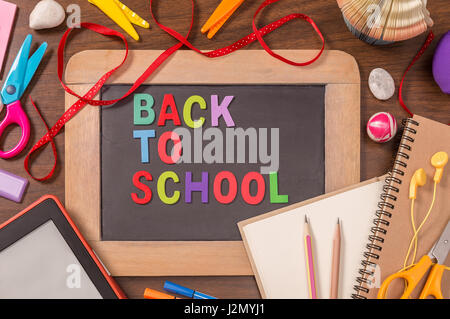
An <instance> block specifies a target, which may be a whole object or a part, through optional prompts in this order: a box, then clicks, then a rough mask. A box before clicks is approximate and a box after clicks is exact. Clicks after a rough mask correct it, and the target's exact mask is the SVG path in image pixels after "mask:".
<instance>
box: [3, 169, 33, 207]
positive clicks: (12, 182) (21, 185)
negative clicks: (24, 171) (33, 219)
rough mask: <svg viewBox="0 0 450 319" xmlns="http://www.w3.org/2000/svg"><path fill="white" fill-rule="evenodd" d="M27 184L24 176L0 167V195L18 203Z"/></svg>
mask: <svg viewBox="0 0 450 319" xmlns="http://www.w3.org/2000/svg"><path fill="white" fill-rule="evenodd" d="M27 185H28V181H27V180H26V179H25V178H23V177H20V176H16V175H14V174H11V173H9V172H7V171H4V170H1V169H0V196H2V197H5V198H7V199H10V200H12V201H15V202H17V203H19V202H20V201H21V200H22V196H23V193H24V192H25V189H26V188H27Z"/></svg>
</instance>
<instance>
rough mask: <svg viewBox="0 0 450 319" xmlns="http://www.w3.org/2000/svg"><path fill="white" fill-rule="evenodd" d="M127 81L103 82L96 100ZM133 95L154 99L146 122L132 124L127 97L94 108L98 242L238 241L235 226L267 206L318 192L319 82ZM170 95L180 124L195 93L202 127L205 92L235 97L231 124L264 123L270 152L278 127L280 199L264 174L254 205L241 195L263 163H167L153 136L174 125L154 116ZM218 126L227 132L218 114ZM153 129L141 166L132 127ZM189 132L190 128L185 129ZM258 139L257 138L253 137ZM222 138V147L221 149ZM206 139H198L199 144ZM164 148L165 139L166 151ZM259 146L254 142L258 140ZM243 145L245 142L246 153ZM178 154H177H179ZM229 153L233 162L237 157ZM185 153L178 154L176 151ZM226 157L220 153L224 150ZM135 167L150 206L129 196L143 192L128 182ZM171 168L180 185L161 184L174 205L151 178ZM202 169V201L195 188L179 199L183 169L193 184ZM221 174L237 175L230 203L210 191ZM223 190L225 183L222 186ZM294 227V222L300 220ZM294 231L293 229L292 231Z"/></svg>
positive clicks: (321, 142)
mask: <svg viewBox="0 0 450 319" xmlns="http://www.w3.org/2000/svg"><path fill="white" fill-rule="evenodd" d="M129 88H130V86H128V85H110V86H105V87H104V88H103V89H102V99H104V100H110V99H115V98H118V97H120V96H122V95H123V94H124V93H125V92H126V91H127V90H128V89H129ZM138 93H147V94H151V96H152V97H153V98H154V107H153V109H154V110H155V113H156V119H155V122H154V123H153V124H151V125H139V126H137V125H134V122H133V119H134V97H133V96H130V97H128V98H127V99H125V100H123V101H121V102H119V103H116V104H115V105H113V106H111V107H107V108H102V111H101V225H102V228H101V230H102V239H103V240H112V241H125V240H127V241H210V240H225V241H227V240H240V235H239V231H238V227H237V226H236V223H237V222H238V221H241V220H244V219H246V218H249V217H253V216H256V215H259V214H262V213H265V212H268V211H272V210H274V209H277V208H280V207H283V206H286V205H289V204H292V203H296V202H299V201H302V200H305V199H308V198H312V197H314V196H317V195H320V194H323V193H324V189H325V136H324V134H325V133H324V132H325V129H324V123H325V122H324V113H325V112H324V111H325V101H324V98H325V87H324V86H304V85H147V86H142V87H141V88H139V90H138V91H137V94H138ZM167 94H172V95H173V97H174V101H175V103H176V106H177V110H178V113H179V117H180V119H181V124H182V127H184V128H188V127H187V126H186V124H185V122H184V121H183V106H184V104H185V101H186V99H187V98H188V97H190V96H192V95H199V96H201V97H203V98H204V99H205V101H206V103H207V109H206V110H201V109H200V108H199V107H198V105H197V106H194V107H193V109H192V118H193V119H197V118H199V117H201V116H203V117H205V124H204V127H203V132H204V131H205V130H206V129H208V128H210V127H211V105H210V102H211V96H212V95H217V96H218V100H219V102H220V101H222V100H223V98H224V97H225V96H234V98H233V100H232V102H231V104H230V106H229V108H228V109H229V111H230V114H231V115H232V119H233V121H234V124H235V127H234V128H237V127H240V128H243V129H244V130H245V129H247V128H255V129H256V130H257V132H261V131H260V129H261V128H268V131H269V133H268V141H269V142H268V146H267V147H268V150H269V153H270V150H271V146H270V137H271V134H270V129H271V128H279V141H280V143H279V170H278V193H279V194H281V195H288V197H289V200H288V202H287V203H271V201H270V192H269V184H270V181H269V175H267V174H264V175H262V176H263V178H264V181H265V185H266V189H265V196H264V198H263V199H262V201H261V202H260V203H259V204H257V205H251V204H248V203H246V202H245V201H244V199H243V196H241V186H242V185H241V183H242V180H243V177H244V176H245V175H246V174H247V173H249V172H260V167H261V166H265V164H263V163H261V162H259V159H258V162H257V163H248V162H249V160H250V159H249V156H248V154H247V152H246V159H245V163H213V164H206V163H177V164H172V165H169V164H166V163H164V162H162V161H161V159H160V157H159V156H158V152H157V145H158V138H159V137H160V136H161V135H162V134H163V133H164V132H167V131H171V130H173V129H176V128H177V126H175V125H174V123H173V121H167V122H166V125H165V126H162V127H158V125H157V122H158V117H159V114H160V110H161V105H162V101H163V98H164V96H165V95H167ZM218 128H219V129H220V130H221V131H222V132H224V137H225V136H226V134H225V131H226V128H227V126H226V124H225V121H224V118H223V117H222V118H220V119H219V126H218ZM144 129H154V130H155V133H156V134H155V135H156V137H155V138H151V139H149V149H150V152H149V163H141V142H140V140H139V139H136V138H133V131H134V130H144ZM188 130H189V131H191V132H192V136H194V133H193V131H194V130H193V129H190V128H188ZM258 137H259V135H258ZM226 142H227V141H226V140H225V138H224V141H223V143H224V146H223V152H224V153H225V152H226ZM208 143H209V141H203V147H204V146H205V145H206V144H208ZM171 145H173V144H170V143H169V147H168V150H169V151H170V149H171ZM258 146H259V145H258ZM249 148H250V146H249V145H248V143H246V151H248V150H249ZM183 152H184V151H183ZM236 153H237V150H236V151H235V154H234V159H235V161H236V160H237V159H236V156H237V155H236ZM183 154H184V153H183ZM224 158H225V154H224ZM138 171H147V172H148V173H150V174H151V175H152V177H153V179H152V180H151V181H147V180H145V179H141V182H142V183H143V184H145V185H148V187H149V188H150V189H151V191H152V199H151V201H150V202H149V203H147V204H144V205H141V204H136V203H135V202H134V201H133V199H132V197H131V194H132V193H135V194H136V195H137V196H138V197H140V198H142V197H143V196H144V193H143V192H142V191H141V190H139V189H138V188H136V187H135V185H134V184H133V176H134V174H135V173H136V172H138ZM165 171H173V172H175V173H176V174H177V175H178V176H179V180H180V182H179V183H177V184H175V183H173V182H172V181H170V180H169V181H168V182H167V184H166V186H167V188H166V192H167V193H168V194H173V192H174V191H176V190H179V191H180V199H179V201H178V202H177V203H176V204H173V205H168V204H165V203H163V202H162V201H161V200H160V198H159V196H158V192H157V181H158V178H159V176H160V175H161V173H162V172H165ZM202 171H203V172H208V179H209V191H208V203H203V202H202V196H201V195H202V194H201V193H200V192H193V193H192V202H191V203H186V202H185V200H186V198H185V178H186V172H192V180H194V181H200V180H201V178H202ZM220 171H230V172H232V173H233V174H234V175H235V176H236V180H237V187H238V192H237V196H236V198H235V200H234V201H233V202H231V203H229V204H222V203H219V202H218V201H217V200H216V198H215V196H214V193H213V182H214V178H215V176H216V175H217V173H218V172H220ZM222 185H223V188H222V192H223V193H224V194H226V193H227V191H228V190H229V189H228V186H227V185H228V184H227V183H226V182H225V183H223V184H222ZM256 193H257V185H256V183H254V182H253V183H251V184H250V194H252V195H255V194H256ZM299 227H300V225H299ZM299 229H300V228H299Z"/></svg>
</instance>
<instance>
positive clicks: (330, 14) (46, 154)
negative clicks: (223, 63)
mask: <svg viewBox="0 0 450 319" xmlns="http://www.w3.org/2000/svg"><path fill="white" fill-rule="evenodd" d="M8 1H12V2H15V3H16V4H18V6H19V12H18V17H17V20H16V24H15V29H14V34H13V36H12V40H11V43H10V47H9V54H8V55H7V61H6V63H5V68H4V69H9V67H10V66H11V64H12V61H13V59H14V57H15V54H16V52H17V51H18V49H19V47H20V45H21V44H22V41H23V39H24V38H25V36H26V34H28V33H32V34H33V35H34V39H35V43H41V42H42V41H47V42H48V43H49V50H48V54H47V55H46V56H45V58H44V61H43V64H42V66H41V68H40V69H39V71H38V73H37V76H35V78H34V79H33V81H32V82H31V84H30V89H29V90H28V91H27V93H26V96H25V97H24V98H23V103H24V108H25V110H26V112H27V114H28V116H29V117H30V118H31V124H32V133H31V141H30V143H29V145H28V148H27V149H26V151H29V150H30V149H31V147H32V145H33V144H34V143H35V142H37V140H38V139H39V138H40V137H41V136H42V135H43V134H44V133H45V127H44V125H43V123H42V122H41V120H40V119H39V117H38V115H37V113H36V111H35V110H34V109H33V107H32V105H31V104H30V103H29V96H32V97H33V99H34V100H35V102H36V103H37V105H38V107H39V109H40V110H41V112H42V113H43V115H44V117H45V119H46V121H47V122H48V123H49V125H53V124H54V123H55V122H56V121H57V120H58V118H59V117H60V116H61V114H62V113H63V110H64V90H63V89H62V87H61V85H60V84H59V81H58V77H57V74H56V67H57V56H56V50H57V46H58V43H59V40H60V38H61V35H62V34H63V32H64V30H65V25H64V24H63V25H62V26H60V27H58V28H55V29H51V30H43V31H32V30H31V29H29V28H28V17H29V14H30V12H31V10H32V9H33V7H34V5H35V4H36V3H37V2H38V1H37V0H32V1H30V0H8ZM58 2H59V3H61V4H62V5H63V6H64V7H67V6H68V5H69V4H71V3H78V4H79V5H80V7H81V15H82V21H83V22H95V23H100V24H103V25H105V26H108V27H111V28H114V29H117V30H121V29H119V27H118V26H117V25H115V24H114V23H113V22H112V21H111V20H109V19H108V18H106V17H105V16H104V15H103V13H101V12H100V11H99V10H98V9H97V8H96V7H94V6H92V5H91V4H89V3H88V1H85V0H58ZM123 2H124V3H125V4H126V5H128V6H129V7H130V8H132V9H133V10H134V11H136V12H137V13H138V14H140V15H141V16H142V17H144V18H146V19H147V20H148V21H149V22H150V25H151V29H150V30H144V29H140V28H138V29H139V30H138V32H139V34H140V35H141V41H140V42H135V41H134V40H133V39H131V38H130V37H128V39H129V44H130V48H131V49H136V50H142V49H166V48H168V47H169V46H171V45H173V44H174V43H175V40H174V39H173V38H171V37H170V36H169V35H167V34H166V33H164V32H163V31H161V30H160V29H159V28H158V27H157V26H156V25H155V23H154V22H153V21H152V20H150V19H151V18H150V13H149V0H124V1H123ZM261 2H262V0H258V1H251V0H248V1H245V2H244V3H243V5H242V6H241V7H240V8H239V10H238V11H237V12H236V13H235V14H234V15H233V16H232V17H231V18H230V20H229V21H228V22H227V23H226V24H225V26H224V27H223V28H222V29H221V30H220V31H219V33H218V34H217V35H216V36H215V38H214V40H208V39H207V38H206V36H204V35H202V34H201V33H200V28H201V26H202V24H203V23H204V22H205V21H206V20H207V18H208V17H209V15H210V14H211V13H212V11H213V10H214V8H215V7H216V5H217V4H218V3H219V1H208V0H196V1H195V18H194V26H193V32H192V35H191V37H190V40H191V41H192V43H193V44H194V45H196V46H198V47H199V48H201V49H205V50H208V49H215V48H220V47H223V46H226V45H229V44H231V43H232V42H234V41H236V40H238V39H240V38H241V37H243V36H245V35H247V34H248V33H250V32H251V30H252V28H251V19H252V16H253V14H254V12H255V10H256V8H257V7H258V5H259V4H260V3H261ZM190 5H191V3H190V1H189V0H165V1H156V3H155V5H154V7H155V12H156V15H157V17H158V18H159V20H160V22H162V23H163V24H166V25H167V26H170V27H172V28H173V29H175V30H177V31H179V32H181V33H182V34H184V33H185V32H186V30H187V28H188V25H189V22H190ZM428 9H429V10H430V12H431V16H432V18H433V20H434V22H435V26H434V27H433V31H434V33H435V35H436V37H437V38H439V37H440V36H441V35H442V34H444V33H445V32H447V31H448V30H449V29H450V20H449V19H448V17H449V16H450V6H448V0H433V1H429V3H428ZM292 12H300V13H304V14H307V15H309V16H310V17H312V18H313V19H314V21H315V22H316V24H317V25H318V26H319V28H320V30H321V31H322V33H323V35H324V37H325V40H326V49H333V50H343V51H346V52H348V53H349V54H351V55H353V56H354V57H355V58H356V60H357V62H358V64H359V67H360V72H361V130H362V131H363V132H364V128H365V124H366V121H367V120H368V118H369V117H370V116H371V115H372V114H373V113H375V112H379V111H389V112H392V113H393V114H394V115H395V116H396V117H397V119H402V118H404V117H406V116H407V114H406V113H405V112H404V111H403V110H402V109H401V107H400V106H399V104H398V101H397V99H396V97H394V98H391V99H390V100H388V101H378V100H376V99H375V98H374V97H373V96H372V94H371V93H370V91H369V89H368V86H367V78H368V75H369V72H370V71H371V70H372V69H373V68H376V67H382V68H385V69H386V70H387V71H389V72H390V73H391V74H392V76H393V78H394V80H395V82H396V84H397V88H398V84H399V82H400V79H401V76H402V74H403V71H404V70H405V68H406V67H407V66H408V64H409V62H410V60H411V59H412V57H414V55H415V54H416V52H417V51H418V50H419V48H420V47H421V45H422V44H423V42H424V40H425V37H426V34H422V35H420V36H418V37H416V38H414V39H411V40H408V41H406V42H402V43H395V44H392V45H388V46H381V47H374V46H370V45H367V44H366V43H363V42H361V41H359V40H358V39H356V38H355V37H354V36H353V35H352V34H351V33H350V32H349V31H348V29H347V27H346V26H345V24H344V21H343V19H342V17H341V13H340V10H339V8H338V6H337V4H336V2H335V1H334V0H317V1H295V0H282V1H280V2H279V3H275V4H274V5H272V6H270V7H269V8H267V9H266V10H265V11H264V12H263V13H262V14H261V15H260V17H259V20H258V23H259V25H260V26H262V25H264V24H267V23H269V22H271V21H274V20H276V19H278V18H280V17H282V16H284V15H286V14H289V13H292ZM72 39H73V40H70V41H69V45H68V48H67V51H66V60H68V59H69V58H70V56H72V55H73V54H74V53H76V52H79V51H82V50H90V49H122V46H121V43H120V42H119V41H116V40H111V39H109V38H103V37H101V36H98V35H96V34H94V33H93V32H90V31H86V30H82V31H76V35H75V36H74V37H73V38H72ZM266 41H267V43H268V44H269V45H270V47H271V48H273V49H317V48H320V40H319V39H318V37H317V35H316V34H315V33H314V31H313V30H312V28H311V27H310V25H309V24H308V23H306V22H304V21H300V20H296V21H293V22H290V23H288V25H285V26H284V27H282V28H281V29H280V30H277V31H275V32H273V33H272V34H270V35H269V36H267V37H266ZM436 44H437V40H435V41H434V42H433V43H432V45H431V47H430V49H428V51H427V52H426V53H425V54H424V56H423V57H422V58H421V59H420V60H419V62H418V63H417V64H416V65H415V66H414V68H413V69H412V71H411V72H410V73H409V74H408V77H407V81H406V85H405V89H404V97H405V100H406V103H407V105H408V106H409V107H410V108H411V109H412V110H413V112H415V113H418V114H420V115H423V116H426V117H429V118H431V119H434V120H437V121H441V122H445V123H448V122H450V114H449V110H450V107H449V106H450V99H449V96H447V95H445V94H443V93H442V92H441V91H440V89H439V87H438V86H437V85H436V84H435V82H434V81H433V77H432V73H431V64H432V57H433V51H434V48H435V46H436ZM246 49H260V46H259V44H258V43H254V44H252V45H250V46H249V47H247V48H246ZM149 63H150V61H149ZM143 67H144V66H143ZM4 73H5V71H3V74H1V76H0V78H1V80H2V81H3V80H4V78H5V77H6V75H5V74H4ZM3 116H4V111H3V112H2V113H1V114H0V118H3ZM19 134H20V129H18V128H13V129H12V130H10V134H9V135H8V137H7V138H4V139H3V140H0V147H3V148H4V149H6V148H8V147H9V146H12V145H13V144H15V143H16V142H17V141H18V138H19ZM361 136H362V137H361V179H362V180H366V179H368V178H371V177H374V176H379V175H382V174H385V173H386V172H387V171H388V170H389V169H390V167H391V162H392V157H393V154H394V153H395V142H389V143H386V144H382V145H379V144H376V143H374V142H372V141H370V140H369V138H368V137H367V135H366V134H361ZM56 144H57V148H58V152H59V153H58V154H59V158H58V168H57V170H56V173H55V176H54V177H53V178H52V179H51V180H50V181H48V182H45V183H39V182H36V181H31V183H30V186H29V188H28V190H27V192H26V195H25V197H24V201H23V203H21V204H16V203H13V202H11V201H8V200H6V199H3V198H0V222H3V221H5V220H6V219H8V218H9V217H11V216H13V215H14V214H16V213H17V212H18V211H19V210H21V209H23V208H25V207H26V206H27V205H29V204H30V203H32V202H33V201H35V200H36V199H38V198H39V197H40V196H42V195H44V194H54V195H56V196H57V197H59V198H60V199H61V200H62V201H63V202H64V134H60V135H59V136H58V137H57V138H56ZM25 153H26V152H23V153H22V155H21V156H20V157H18V158H15V159H13V160H0V168H2V169H6V170H8V171H10V172H12V173H15V174H17V175H21V176H27V175H26V172H25V170H24V168H23V160H24V157H25ZM52 161H53V158H52V152H51V149H50V148H49V147H47V149H46V150H45V151H43V152H42V153H41V154H40V155H39V156H38V157H37V159H36V161H35V162H34V164H33V166H32V171H33V172H34V173H35V174H36V175H43V174H46V173H47V172H48V171H49V169H50V168H51V165H52V163H53V162H52ZM149 267H151V265H149ZM165 279H166V278H161V277H156V278H155V277H153V278H150V277H139V278H136V277H135V278H128V277H122V278H117V280H118V282H119V284H120V286H121V287H122V288H123V289H124V291H125V292H126V294H127V295H128V296H129V297H130V298H142V294H143V291H144V289H145V288H146V287H150V288H154V289H161V288H162V285H163V282H164V280H165ZM172 279H173V280H174V281H176V282H178V283H181V284H185V285H186V286H188V287H194V288H196V289H198V290H199V291H202V292H206V293H209V294H211V295H214V296H217V297H219V298H259V292H258V289H257V286H256V282H255V280H254V279H253V277H180V278H172Z"/></svg>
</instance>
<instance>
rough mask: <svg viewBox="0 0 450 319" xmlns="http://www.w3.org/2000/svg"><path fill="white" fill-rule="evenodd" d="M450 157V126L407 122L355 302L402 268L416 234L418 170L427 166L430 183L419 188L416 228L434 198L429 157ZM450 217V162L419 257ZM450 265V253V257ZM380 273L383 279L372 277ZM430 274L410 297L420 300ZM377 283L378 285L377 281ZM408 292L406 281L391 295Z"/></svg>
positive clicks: (449, 276)
mask: <svg viewBox="0 0 450 319" xmlns="http://www.w3.org/2000/svg"><path fill="white" fill-rule="evenodd" d="M439 151H445V152H447V153H448V154H450V126H448V125H445V124H442V123H438V122H435V121H432V120H429V119H426V118H424V117H421V116H417V115H415V116H414V117H413V118H412V119H408V120H406V123H405V129H404V132H403V136H402V139H401V142H400V147H399V150H398V152H397V157H396V159H395V164H394V167H393V169H392V172H391V174H390V176H389V177H387V178H386V184H385V186H384V192H383V193H382V195H381V198H382V201H381V202H380V203H379V204H378V210H377V212H376V216H375V217H374V218H375V219H374V223H375V224H376V226H375V227H372V229H371V232H370V234H369V235H370V242H369V243H368V246H367V247H368V250H367V251H366V252H365V254H364V259H363V261H362V265H363V268H362V269H360V271H359V273H360V276H359V277H358V278H357V281H356V282H355V291H356V293H355V294H354V297H355V298H376V296H377V293H378V289H377V286H378V287H379V283H381V282H383V281H384V279H386V277H387V276H389V275H391V274H392V273H394V272H396V271H398V270H400V269H401V268H402V267H403V262H404V259H405V255H406V252H407V250H408V246H409V242H410V240H411V238H412V236H413V231H412V225H411V219H410V218H411V217H410V208H411V206H410V205H411V202H410V199H409V198H408V196H409V184H410V180H411V177H412V176H413V174H414V172H415V171H416V170H417V169H419V168H423V169H424V170H425V171H426V174H427V179H428V180H427V183H426V184H425V185H424V186H422V187H420V188H419V189H418V193H417V199H416V201H415V210H414V211H415V216H416V217H415V219H416V224H417V223H418V222H420V221H422V220H423V218H424V216H425V215H426V213H427V211H428V208H429V206H430V203H431V201H432V196H433V186H434V185H433V184H434V183H433V181H432V177H433V176H434V172H435V168H434V167H433V166H432V165H431V162H430V159H431V157H432V156H433V154H435V153H436V152H439ZM449 219H450V163H449V164H447V167H445V168H444V175H443V178H442V180H441V182H440V183H439V184H438V185H437V195H436V201H435V204H434V208H433V210H432V212H431V215H430V217H429V219H427V221H426V224H425V225H424V227H423V228H422V230H421V231H420V233H419V240H418V252H417V256H418V258H420V257H422V256H423V255H425V254H427V253H428V252H429V251H430V249H431V248H432V246H433V244H434V242H435V241H436V240H437V239H438V238H439V235H440V234H441V232H442V231H443V230H444V228H445V225H446V224H447V222H448V221H449ZM445 264H446V265H447V266H449V265H450V255H449V257H447V260H446V263H445ZM374 269H378V270H379V271H378V272H375V274H376V273H379V274H380V276H377V275H375V276H371V275H372V273H373V270H374ZM425 279H426V276H425V277H424V280H422V282H421V284H420V285H419V286H418V287H417V288H416V290H415V291H414V294H412V295H411V297H413V298H416V297H417V295H418V294H419V293H420V291H421V290H422V287H423V285H424V282H425ZM377 281H378V282H377ZM441 284H442V285H441V290H442V293H443V295H444V298H450V271H446V272H444V276H443V278H442V282H441ZM402 292H403V283H402V282H401V280H399V281H394V282H392V284H391V285H390V286H389V297H398V296H400V295H401V294H402Z"/></svg>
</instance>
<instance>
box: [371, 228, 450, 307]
mask: <svg viewBox="0 0 450 319" xmlns="http://www.w3.org/2000/svg"><path fill="white" fill-rule="evenodd" d="M449 251H450V222H448V223H447V226H446V227H445V229H444V232H443V233H442V234H441V237H439V239H438V241H437V242H436V243H435V244H434V246H433V248H431V250H430V252H429V253H428V255H425V256H423V257H422V258H421V259H420V260H419V262H418V263H417V264H416V265H414V266H413V267H411V268H410V269H407V270H404V271H400V272H397V273H395V274H392V275H390V276H389V277H387V278H386V280H385V281H384V282H383V284H382V285H381V287H380V290H379V291H378V299H385V298H386V293H387V290H388V287H389V285H390V284H391V282H392V281H393V280H394V279H399V278H400V279H404V280H405V284H406V289H405V291H404V293H403V295H402V296H401V297H400V299H407V298H408V297H409V296H410V295H411V293H412V292H413V291H414V289H415V288H416V286H417V284H418V283H419V282H420V280H421V279H422V278H423V277H424V276H425V274H426V273H427V271H428V269H430V267H431V266H432V265H433V260H436V264H434V265H433V267H432V268H431V271H430V274H429V275H428V278H427V281H426V283H425V286H424V287H423V290H422V292H421V293H420V296H419V299H426V298H427V297H428V296H433V297H434V298H436V299H444V297H443V295H442V291H441V280H442V275H443V274H444V271H445V269H446V268H447V267H446V266H445V265H444V262H445V259H446V258H447V255H448V253H449Z"/></svg>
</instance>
